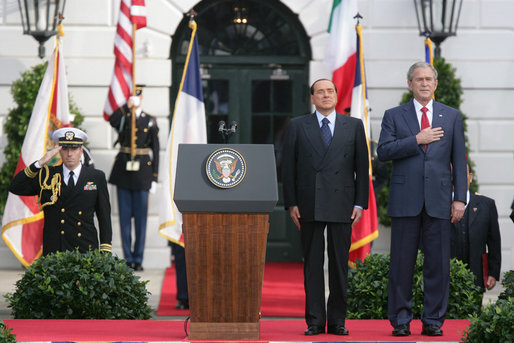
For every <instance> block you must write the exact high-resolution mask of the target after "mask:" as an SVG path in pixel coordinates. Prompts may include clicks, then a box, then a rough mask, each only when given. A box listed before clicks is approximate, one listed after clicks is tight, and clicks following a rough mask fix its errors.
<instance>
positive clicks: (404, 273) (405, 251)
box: [387, 209, 450, 327]
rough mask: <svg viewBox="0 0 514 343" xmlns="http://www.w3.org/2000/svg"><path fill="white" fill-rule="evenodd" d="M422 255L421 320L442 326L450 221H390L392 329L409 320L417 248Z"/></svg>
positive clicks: (423, 216)
mask: <svg viewBox="0 0 514 343" xmlns="http://www.w3.org/2000/svg"><path fill="white" fill-rule="evenodd" d="M420 240H421V249H422V252H423V254H424V264H423V282H424V294H425V297H424V301H423V314H422V315H421V321H422V322H423V323H425V324H435V325H437V326H439V327H440V326H442V325H443V322H444V319H445V316H446V309H447V307H448V296H449V290H450V221H449V220H448V219H439V218H434V217H430V216H429V215H428V214H427V213H426V212H425V209H423V210H422V211H421V214H419V215H418V216H415V217H396V218H392V225H391V263H390V266H389V289H388V293H389V294H388V311H387V312H388V318H389V321H390V322H391V325H392V326H393V327H397V326H398V325H400V324H408V323H410V321H411V320H412V317H413V315H412V279H413V274H414V266H415V264H416V256H417V254H418V246H419V244H420Z"/></svg>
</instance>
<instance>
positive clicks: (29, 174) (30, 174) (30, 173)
mask: <svg viewBox="0 0 514 343" xmlns="http://www.w3.org/2000/svg"><path fill="white" fill-rule="evenodd" d="M23 171H24V172H25V175H27V177H28V178H31V179H33V178H35V177H36V176H37V173H38V172H39V170H38V171H36V172H34V171H32V170H31V169H30V166H28V167H27V168H25V169H24V170H23Z"/></svg>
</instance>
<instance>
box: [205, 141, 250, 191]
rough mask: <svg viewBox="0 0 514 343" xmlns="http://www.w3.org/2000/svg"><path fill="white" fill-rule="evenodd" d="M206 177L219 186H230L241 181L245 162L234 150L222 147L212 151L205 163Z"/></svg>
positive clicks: (244, 172) (243, 175) (244, 170)
mask: <svg viewBox="0 0 514 343" xmlns="http://www.w3.org/2000/svg"><path fill="white" fill-rule="evenodd" d="M205 171H206V172H207V178H208V179H209V181H211V182H212V183H213V184H214V185H215V186H217V187H220V188H232V187H235V186H237V185H238V184H239V183H240V182H241V181H243V179H244V177H245V175H246V162H245V160H244V158H243V156H242V155H241V154H240V153H239V152H238V151H236V150H234V149H230V148H222V149H218V150H216V151H214V152H213V153H212V154H211V156H209V158H208V159H207V163H206V165H205Z"/></svg>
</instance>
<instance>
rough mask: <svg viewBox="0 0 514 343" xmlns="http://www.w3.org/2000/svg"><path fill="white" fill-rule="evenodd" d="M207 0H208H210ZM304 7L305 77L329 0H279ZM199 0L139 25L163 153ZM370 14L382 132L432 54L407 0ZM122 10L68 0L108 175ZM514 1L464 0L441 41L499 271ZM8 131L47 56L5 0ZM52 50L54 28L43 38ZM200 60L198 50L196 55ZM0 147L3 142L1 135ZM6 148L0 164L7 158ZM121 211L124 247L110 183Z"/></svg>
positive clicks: (156, 264)
mask: <svg viewBox="0 0 514 343" xmlns="http://www.w3.org/2000/svg"><path fill="white" fill-rule="evenodd" d="M204 1H209V0H204ZM277 2H278V0H277ZM281 2H282V3H283V4H284V5H285V6H287V7H288V8H289V10H290V11H291V12H292V13H294V14H296V15H297V18H298V21H299V22H300V23H301V25H303V28H304V30H305V32H306V33H307V35H308V37H309V38H310V48H311V54H312V55H311V57H312V58H311V60H310V62H309V80H310V81H313V80H316V79H318V78H322V77H324V78H327V77H328V78H330V76H331V75H330V74H329V71H328V70H327V69H326V67H325V65H324V64H323V58H324V55H325V51H326V50H327V48H328V47H327V42H328V33H327V27H328V19H329V16H330V10H331V6H332V1H331V0H315V1H311V0H284V1H281ZM198 3H199V1H197V0H180V1H173V0H147V1H146V7H147V16H148V19H147V22H148V26H147V27H146V28H143V29H141V30H139V31H138V32H137V38H136V55H137V62H136V81H137V82H138V83H143V84H146V85H147V88H146V89H145V98H144V104H143V107H144V109H145V111H147V112H149V113H152V114H154V115H155V116H157V118H158V124H159V127H160V142H161V154H163V153H164V149H165V144H166V141H167V135H168V127H169V119H168V118H169V115H170V113H172V112H173V109H172V108H170V107H171V105H170V87H172V78H171V73H172V65H173V64H172V61H171V60H170V47H171V45H172V42H173V36H174V34H175V31H176V29H177V27H178V25H179V24H180V22H181V21H182V20H183V18H184V14H185V13H187V12H188V11H189V10H191V9H192V8H193V7H194V6H196V5H197V4H198ZM358 6H359V12H360V14H361V15H362V16H363V17H364V18H363V19H362V21H361V24H362V25H363V44H364V57H365V60H366V68H367V70H366V72H367V81H368V97H369V99H370V103H371V107H372V112H371V120H372V121H371V125H372V132H373V137H372V138H374V139H378V135H379V133H380V122H381V119H382V115H383V113H384V111H385V110H386V109H388V108H391V107H394V106H397V105H398V104H399V102H400V100H401V96H402V94H403V93H404V92H405V91H406V90H407V82H406V72H407V69H408V68H409V66H410V65H411V64H412V63H414V62H415V61H418V60H423V59H424V45H423V38H422V37H420V36H419V32H418V28H417V22H416V16H415V10H414V3H413V1H411V0H361V1H359V5H358ZM118 11H119V1H118V0H112V1H111V0H88V1H76V0H75V1H74V0H68V1H67V2H66V7H65V13H64V17H65V20H64V32H65V36H64V38H63V49H64V50H63V55H64V59H65V64H66V67H67V77H68V87H69V93H70V94H71V96H72V97H73V100H74V102H75V103H76V104H77V105H78V107H79V109H80V111H81V113H82V114H83V115H84V116H85V120H84V123H83V125H82V127H83V128H84V129H85V130H86V131H87V132H88V135H89V140H90V145H89V147H90V149H91V151H92V154H93V156H94V159H95V166H96V167H97V168H99V169H102V170H103V171H104V172H105V173H106V174H107V175H109V173H110V170H111V168H112V163H113V160H114V156H115V155H116V153H117V150H116V149H114V148H113V142H114V141H115V140H116V134H115V132H114V131H113V130H112V129H111V127H110V125H109V124H108V123H107V122H106V121H104V119H103V116H102V111H103V106H104V102H105V99H106V96H107V91H108V87H109V84H110V82H111V77H112V72H113V67H114V55H113V41H114V34H115V30H116V24H117V18H118ZM513 13H514V1H510V0H464V1H463V5H462V12H461V16H460V21H459V27H458V31H457V36H456V37H450V38H448V39H447V40H446V41H444V42H443V43H442V45H441V49H442V56H443V57H444V58H445V59H446V61H447V62H448V63H450V64H452V66H454V67H455V68H456V71H457V77H458V78H460V79H461V81H462V87H463V90H464V95H463V100H464V102H463V104H462V105H461V110H462V112H463V113H465V114H466V115H467V116H468V121H467V125H468V129H467V136H468V139H469V143H470V148H471V151H470V156H471V159H472V160H473V161H474V162H475V164H476V166H475V174H476V177H477V180H478V183H479V186H480V193H482V194H484V195H487V196H489V197H491V198H493V199H495V200H496V205H497V208H498V213H499V222H500V229H501V235H502V252H503V254H502V255H503V261H502V271H506V270H509V269H512V268H513V267H514V255H513V252H512V251H513V241H514V223H513V222H512V221H511V220H510V219H509V214H510V212H511V209H510V206H511V204H512V202H513V200H514V199H513V198H514V154H513V153H514V111H513V110H512V109H511V107H512V105H511V101H512V99H514V22H513V21H512V14H513ZM0 41H1V42H2V44H0V123H1V127H0V132H1V133H3V125H4V123H5V117H6V115H7V113H8V111H9V109H11V108H13V107H14V106H15V104H14V103H13V100H12V96H11V94H10V87H11V84H12V82H13V81H14V80H16V79H18V78H19V77H20V75H21V73H22V72H24V71H25V70H27V69H28V68H30V67H31V66H33V65H35V64H38V63H41V62H42V60H40V59H39V58H38V56H37V46H38V44H37V42H36V41H35V40H34V39H33V38H32V37H31V36H27V35H23V34H22V27H21V21H20V13H19V9H18V1H16V0H0ZM45 46H46V57H45V58H46V59H47V58H48V57H49V56H50V55H51V50H52V48H53V46H54V39H53V38H51V39H49V40H48V42H47V43H46V45H45ZM200 62H202V61H201V58H200ZM0 137H2V138H1V139H0V151H3V148H4V147H5V145H6V144H7V142H6V138H5V135H3V134H2V135H1V136H0ZM4 160H5V159H4V157H3V154H0V163H3V161H4ZM110 194H111V203H112V210H113V217H112V223H113V252H114V253H115V254H117V255H118V256H120V257H122V250H121V246H120V234H119V222H118V217H117V203H116V192H115V188H114V187H113V186H110ZM158 194H159V192H157V193H156V194H155V195H151V196H150V207H149V218H148V225H147V242H146V249H145V259H144V267H145V268H149V269H151V268H164V267H167V266H169V264H170V250H169V247H168V246H167V241H166V239H164V238H162V237H161V236H160V235H159V234H158V226H159V223H158V213H157V210H158V207H159V206H158V203H159V201H160V199H159V195H158ZM388 242H389V233H388V230H387V229H385V230H383V231H382V232H381V236H380V238H379V241H378V242H377V244H376V245H375V250H376V251H377V252H387V250H388ZM19 266H20V263H19V262H18V261H17V260H16V258H15V257H14V255H13V254H12V253H11V252H10V250H9V249H8V248H7V247H6V245H5V243H4V242H3V241H1V242H0V268H18V267H19Z"/></svg>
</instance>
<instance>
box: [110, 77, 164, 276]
mask: <svg viewBox="0 0 514 343" xmlns="http://www.w3.org/2000/svg"><path fill="white" fill-rule="evenodd" d="M142 92H143V86H142V85H138V86H137V87H136V95H135V96H133V97H130V98H129V100H128V101H127V103H126V104H125V105H123V106H121V107H120V108H118V109H117V110H116V111H114V113H113V114H112V115H111V116H110V117H109V123H110V124H111V126H112V127H113V128H115V129H116V131H118V140H117V141H116V143H114V145H116V144H117V143H118V142H119V143H120V152H119V153H118V155H116V159H115V161H114V165H113V167H112V171H111V176H110V177H109V182H110V183H112V184H114V185H116V189H117V195H118V210H119V217H120V230H121V243H122V247H123V255H124V257H125V261H126V263H127V265H128V266H129V267H131V268H133V269H135V270H136V271H141V270H143V254H144V249H145V238H146V218H147V214H148V193H149V192H152V193H153V192H155V188H156V185H157V176H158V171H159V127H158V126H157V120H156V119H155V117H153V116H151V115H149V114H148V113H146V112H144V111H143V110H142V109H141V102H142V101H143V93H142ZM132 110H134V114H135V116H136V120H135V130H134V136H135V149H134V153H135V156H134V157H132V155H131V153H132V151H131V139H132V125H131V124H132ZM132 218H134V229H135V241H134V246H132Z"/></svg>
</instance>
